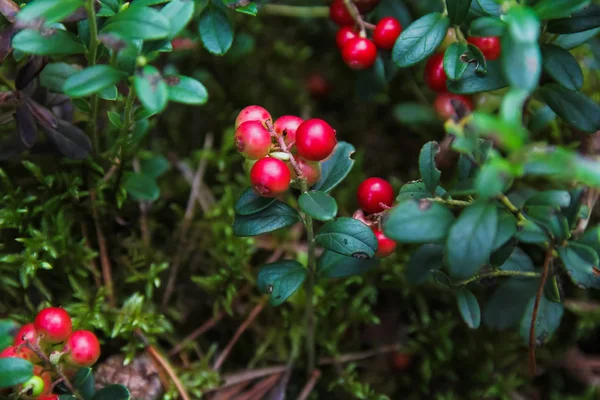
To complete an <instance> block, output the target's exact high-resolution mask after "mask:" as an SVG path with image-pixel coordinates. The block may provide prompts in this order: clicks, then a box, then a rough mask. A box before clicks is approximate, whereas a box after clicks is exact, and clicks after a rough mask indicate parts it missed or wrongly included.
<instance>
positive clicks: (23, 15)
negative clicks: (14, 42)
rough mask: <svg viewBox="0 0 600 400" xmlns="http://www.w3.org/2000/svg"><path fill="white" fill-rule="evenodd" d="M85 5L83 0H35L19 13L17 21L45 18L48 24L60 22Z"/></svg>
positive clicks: (28, 21) (23, 21) (29, 21)
mask: <svg viewBox="0 0 600 400" xmlns="http://www.w3.org/2000/svg"><path fill="white" fill-rule="evenodd" d="M81 6H83V1H82V0H34V1H31V2H29V3H27V6H26V7H23V9H22V10H21V11H20V12H19V13H18V14H17V21H19V22H21V23H32V22H34V21H36V20H43V21H44V23H46V24H51V23H52V22H58V21H61V20H63V19H65V18H66V17H68V16H69V15H71V14H73V12H75V10H77V9H78V8H79V7H81Z"/></svg>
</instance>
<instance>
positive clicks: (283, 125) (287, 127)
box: [267, 115, 304, 145]
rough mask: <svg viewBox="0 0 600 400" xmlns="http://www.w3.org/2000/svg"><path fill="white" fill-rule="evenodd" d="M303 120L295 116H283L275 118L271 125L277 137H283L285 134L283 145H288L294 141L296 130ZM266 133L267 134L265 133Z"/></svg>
mask: <svg viewBox="0 0 600 400" xmlns="http://www.w3.org/2000/svg"><path fill="white" fill-rule="evenodd" d="M303 122H304V120H303V119H302V118H300V117H296V116H295V115H284V116H282V117H279V118H277V120H276V121H275V123H274V124H273V129H274V130H275V133H276V134H278V135H280V136H281V135H283V134H284V132H285V144H287V145H289V144H290V143H293V142H295V141H296V130H298V127H299V126H300V124H302V123H303ZM267 133H268V132H267Z"/></svg>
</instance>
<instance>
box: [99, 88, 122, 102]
mask: <svg viewBox="0 0 600 400" xmlns="http://www.w3.org/2000/svg"><path fill="white" fill-rule="evenodd" d="M118 96H119V92H118V90H117V87H116V86H115V85H112V86H109V87H107V88H104V89H102V90H101V91H99V92H98V97H100V98H101V99H104V100H109V101H115V100H116V99H117V97H118Z"/></svg>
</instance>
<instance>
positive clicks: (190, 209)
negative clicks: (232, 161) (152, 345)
mask: <svg viewBox="0 0 600 400" xmlns="http://www.w3.org/2000/svg"><path fill="white" fill-rule="evenodd" d="M212 145H213V135H212V134H210V133H209V134H207V135H206V138H205V139H204V150H205V151H208V150H210V149H212ZM207 165H208V157H203V158H202V159H201V160H200V163H199V165H198V169H197V170H196V174H195V175H194V181H193V183H192V188H191V190H190V197H189V198H188V202H187V206H186V208H185V214H184V217H183V222H182V224H181V229H180V231H179V232H180V233H179V241H178V245H177V250H176V252H175V256H174V257H173V265H172V267H171V270H170V273H169V279H168V281H167V287H166V289H165V294H164V296H163V300H162V307H163V308H165V307H166V306H167V304H169V300H170V299H171V295H172V294H173V291H174V290H175V281H176V280H177V273H178V272H179V268H180V266H181V262H182V259H183V252H184V250H185V249H186V248H187V236H188V231H189V229H190V226H191V225H192V219H193V218H194V211H195V209H196V201H197V199H198V196H199V192H200V186H201V183H202V179H203V177H204V173H205V172H206V167H207Z"/></svg>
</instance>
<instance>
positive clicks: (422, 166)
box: [419, 141, 442, 194]
mask: <svg viewBox="0 0 600 400" xmlns="http://www.w3.org/2000/svg"><path fill="white" fill-rule="evenodd" d="M439 152H440V145H439V144H438V143H437V142H435V141H432V142H427V143H425V145H424V146H423V148H422V149H421V153H420V154H419V172H420V174H421V179H423V183H424V184H425V188H427V190H428V191H429V192H430V193H432V194H433V193H435V190H436V189H437V187H438V183H439V182H440V177H441V176H442V172H441V171H440V170H439V169H437V166H436V164H435V156H436V154H438V153H439Z"/></svg>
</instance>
